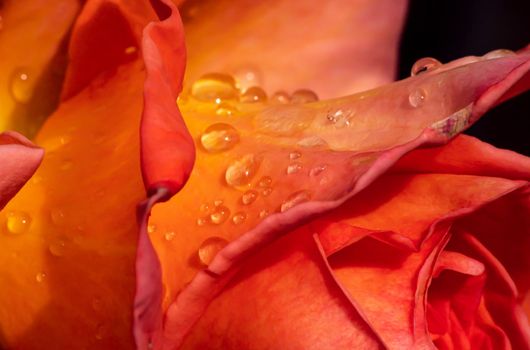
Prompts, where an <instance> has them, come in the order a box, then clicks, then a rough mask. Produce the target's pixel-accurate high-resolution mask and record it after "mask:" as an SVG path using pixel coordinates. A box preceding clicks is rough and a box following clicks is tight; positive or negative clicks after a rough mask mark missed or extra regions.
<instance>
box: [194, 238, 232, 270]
mask: <svg viewBox="0 0 530 350" xmlns="http://www.w3.org/2000/svg"><path fill="white" fill-rule="evenodd" d="M227 244H228V241H227V240H226V239H224V238H221V237H210V238H208V239H206V240H205V241H204V242H202V244H201V246H200V247H199V250H198V251H197V254H198V256H199V261H200V262H201V263H202V264H203V265H205V266H208V265H210V263H211V262H212V261H213V259H214V258H215V256H216V255H217V253H219V251H221V249H223V248H224V247H225V246H226V245H227Z"/></svg>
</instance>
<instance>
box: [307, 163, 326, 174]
mask: <svg viewBox="0 0 530 350" xmlns="http://www.w3.org/2000/svg"><path fill="white" fill-rule="evenodd" d="M326 168H327V166H326V165H317V166H314V167H313V168H311V170H309V176H313V177H314V176H318V175H320V174H322V173H323V172H324V170H326Z"/></svg>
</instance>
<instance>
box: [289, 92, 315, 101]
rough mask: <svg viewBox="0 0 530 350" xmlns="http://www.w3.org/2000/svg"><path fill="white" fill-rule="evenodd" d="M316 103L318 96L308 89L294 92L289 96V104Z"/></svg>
mask: <svg viewBox="0 0 530 350" xmlns="http://www.w3.org/2000/svg"><path fill="white" fill-rule="evenodd" d="M316 101H318V96H317V94H315V93H314V92H313V91H311V90H308V89H301V90H296V91H295V92H293V94H292V96H291V103H309V102H316Z"/></svg>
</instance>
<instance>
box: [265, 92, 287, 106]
mask: <svg viewBox="0 0 530 350" xmlns="http://www.w3.org/2000/svg"><path fill="white" fill-rule="evenodd" d="M270 101H271V102H272V103H275V104H282V105H285V104H288V103H290V102H291V97H290V96H289V94H288V93H287V92H285V91H278V92H276V93H274V95H272V96H271V98H270Z"/></svg>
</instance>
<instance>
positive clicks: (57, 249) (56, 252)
mask: <svg viewBox="0 0 530 350" xmlns="http://www.w3.org/2000/svg"><path fill="white" fill-rule="evenodd" d="M48 250H49V251H50V254H51V255H53V256H57V257H61V256H63V255H64V253H65V252H66V243H65V241H64V240H62V239H57V240H55V241H53V242H52V243H51V244H50V245H49V246H48Z"/></svg>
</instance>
